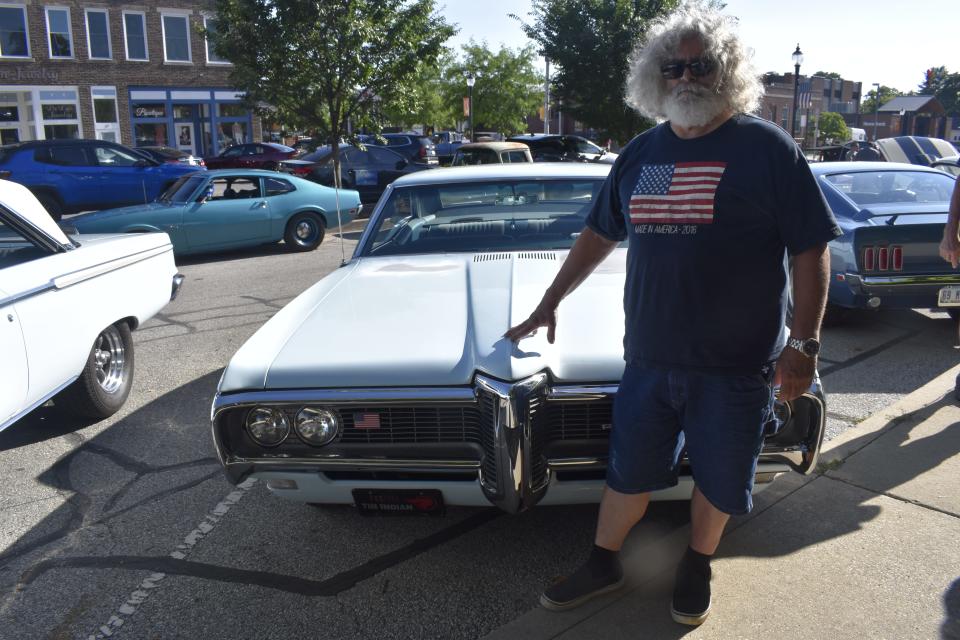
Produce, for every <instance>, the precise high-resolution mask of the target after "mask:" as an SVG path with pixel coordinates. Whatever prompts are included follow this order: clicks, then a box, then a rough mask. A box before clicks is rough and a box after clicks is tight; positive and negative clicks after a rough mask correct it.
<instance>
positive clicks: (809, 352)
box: [787, 336, 820, 358]
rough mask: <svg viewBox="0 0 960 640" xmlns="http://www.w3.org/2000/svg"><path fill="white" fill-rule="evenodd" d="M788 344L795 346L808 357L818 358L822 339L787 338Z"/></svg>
mask: <svg viewBox="0 0 960 640" xmlns="http://www.w3.org/2000/svg"><path fill="white" fill-rule="evenodd" d="M787 346H788V347H793V348H794V349H796V350H797V351H799V352H800V353H802V354H803V355H805V356H807V357H808V358H816V357H817V354H818V353H820V341H819V340H817V339H816V338H794V337H793V336H790V337H789V338H787Z"/></svg>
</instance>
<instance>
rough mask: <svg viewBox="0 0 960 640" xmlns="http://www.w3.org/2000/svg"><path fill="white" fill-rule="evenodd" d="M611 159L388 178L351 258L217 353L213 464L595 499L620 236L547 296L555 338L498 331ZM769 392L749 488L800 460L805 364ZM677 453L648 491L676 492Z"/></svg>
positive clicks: (428, 500)
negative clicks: (570, 284)
mask: <svg viewBox="0 0 960 640" xmlns="http://www.w3.org/2000/svg"><path fill="white" fill-rule="evenodd" d="M609 169H610V167H609V166H608V165H597V164H554V165H547V164H537V163H525V164H509V165H487V166H482V167H463V168H459V169H449V170H439V171H422V172H420V173H415V174H412V175H408V176H404V177H402V178H400V179H398V180H397V181H396V182H394V183H393V184H392V185H391V186H390V187H388V189H387V191H386V193H384V196H383V198H382V199H381V200H380V202H379V204H378V205H377V207H376V210H375V211H374V212H373V215H372V217H371V219H370V222H369V223H368V224H367V226H366V229H365V230H364V232H363V235H362V237H361V238H360V241H359V244H358V245H357V248H356V250H355V252H354V254H353V257H352V259H351V260H350V262H348V263H347V264H346V265H345V266H343V267H342V268H340V269H337V270H336V271H334V272H333V273H331V274H330V275H328V276H327V277H325V278H324V279H322V280H320V281H319V282H318V283H317V284H316V285H314V286H313V287H311V288H310V289H308V290H307V291H306V292H304V293H303V294H301V295H300V296H299V297H297V298H296V299H295V300H293V301H292V302H290V303H289V304H288V305H287V306H286V307H285V308H284V309H282V310H281V311H280V312H278V313H277V314H276V315H275V316H274V317H273V318H272V319H270V320H269V321H268V322H267V323H266V324H265V325H264V326H263V327H262V328H261V329H259V330H258V331H257V332H256V333H255V334H254V335H253V337H251V338H250V340H248V341H247V343H246V344H244V345H243V346H242V347H241V348H240V350H239V351H238V352H237V353H236V354H235V355H234V356H233V358H232V359H231V361H230V363H229V364H228V366H227V367H226V369H225V371H224V373H223V376H222V378H221V380H220V384H219V386H218V390H217V393H216V396H215V397H214V402H213V410H212V417H213V437H214V442H215V445H216V448H217V451H218V454H219V458H220V461H221V462H222V464H223V466H224V468H225V470H226V473H227V476H228V477H229V479H230V480H231V481H233V482H235V483H236V482H241V481H243V480H244V479H245V478H247V477H251V476H253V477H257V478H261V479H263V480H265V481H266V486H267V488H268V489H269V490H270V491H271V492H273V493H274V494H275V495H277V496H280V497H283V498H288V499H291V500H298V501H302V502H308V503H317V504H330V503H350V504H355V505H357V506H358V507H359V508H360V509H363V510H380V509H383V510H389V511H401V512H403V511H414V510H423V511H437V510H439V509H441V508H442V507H443V505H473V506H489V505H491V504H493V505H496V506H498V507H500V508H502V509H504V510H506V511H509V512H516V511H521V510H524V509H527V508H530V507H532V506H534V505H535V504H538V503H539V504H569V503H582V502H591V501H598V500H599V499H600V494H601V492H602V490H603V484H604V472H605V468H606V456H607V446H608V437H609V431H610V424H611V411H612V402H613V396H614V394H615V393H616V390H617V385H618V383H619V380H620V377H621V375H622V373H623V368H624V362H623V342H622V337H623V322H624V319H623V305H622V298H623V287H624V281H625V270H626V252H627V248H626V246H625V243H624V244H622V245H621V246H620V247H618V248H616V249H615V250H614V251H613V252H612V254H611V255H610V256H609V257H608V258H607V259H606V260H605V261H604V262H603V263H602V264H600V265H599V267H598V268H597V270H596V272H595V273H594V275H593V276H591V277H590V278H588V279H587V280H586V281H584V283H583V284H582V285H581V286H580V287H579V288H578V289H577V290H576V291H575V292H574V293H572V294H571V295H570V296H568V297H567V298H566V299H565V300H564V301H563V302H562V303H561V306H560V310H559V315H560V318H561V322H560V324H559V325H558V327H557V334H556V340H555V343H554V344H547V340H546V332H540V333H538V334H536V335H534V336H531V337H528V338H525V339H524V340H522V341H521V342H520V343H519V344H518V345H514V344H513V343H511V342H509V341H508V340H507V339H505V338H503V337H502V335H503V332H504V331H505V330H506V329H507V328H508V327H510V326H511V325H515V324H517V323H518V322H520V321H521V320H522V319H524V318H526V317H527V316H528V314H529V313H530V312H531V311H532V310H533V307H534V306H535V305H536V304H537V302H538V301H539V299H540V294H541V293H542V292H543V291H544V290H545V289H546V287H547V286H548V285H549V284H550V282H551V281H552V279H553V277H554V276H555V275H556V272H557V269H558V268H559V267H560V264H561V262H562V261H563V259H564V258H565V257H566V254H567V252H568V250H569V249H570V247H571V246H572V245H573V242H574V240H575V239H576V237H577V236H578V235H579V234H580V232H581V231H582V229H583V227H584V221H585V219H586V216H587V213H588V212H589V210H590V207H591V204H592V202H593V199H594V197H596V194H598V193H599V191H600V188H601V185H602V183H603V180H604V178H605V177H606V174H607V173H608V172H609ZM384 327H391V330H390V332H389V334H388V335H385V334H384ZM371 336H379V337H378V338H376V339H373V338H371ZM777 411H778V414H779V416H780V417H781V419H782V420H783V426H782V427H781V428H780V429H779V430H778V431H774V427H775V424H774V423H773V422H771V424H770V430H769V432H768V433H769V435H768V437H767V439H766V444H765V447H764V450H763V453H762V455H761V457H760V462H759V466H758V468H757V485H756V486H757V489H758V490H759V489H760V488H762V487H764V486H765V485H766V484H767V483H769V482H770V481H771V480H772V479H773V478H774V477H775V476H776V475H778V474H780V473H783V472H786V471H788V470H790V469H791V468H792V469H796V470H798V471H800V472H803V473H806V472H809V471H811V470H812V469H813V468H814V465H815V464H816V461H817V455H818V452H819V448H820V443H821V439H822V436H823V429H824V421H825V413H824V400H823V394H822V390H821V388H820V384H819V381H818V380H815V382H814V384H813V386H812V387H811V389H810V390H809V392H808V393H806V394H804V396H803V397H801V398H799V399H797V400H796V401H793V402H790V403H787V404H781V405H778V408H777ZM683 468H684V469H685V470H684V471H682V475H681V484H680V485H679V486H678V487H676V488H672V489H669V490H665V491H661V492H658V493H657V494H655V497H656V498H657V499H687V498H689V497H690V495H691V491H692V488H693V479H692V477H691V475H690V471H689V467H688V466H686V465H684V467H683Z"/></svg>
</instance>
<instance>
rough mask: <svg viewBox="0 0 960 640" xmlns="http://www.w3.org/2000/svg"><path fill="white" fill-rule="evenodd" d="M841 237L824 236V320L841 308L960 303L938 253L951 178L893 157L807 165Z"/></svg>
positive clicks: (956, 282)
mask: <svg viewBox="0 0 960 640" xmlns="http://www.w3.org/2000/svg"><path fill="white" fill-rule="evenodd" d="M811 169H812V170H813V173H814V175H815V176H816V178H817V182H818V184H819V185H820V189H821V191H823V195H824V196H825V197H826V200H827V203H828V204H829V205H830V209H831V210H832V211H833V214H834V216H836V219H837V224H839V225H840V229H841V230H842V231H843V235H842V236H840V237H839V238H837V239H835V240H833V241H831V242H830V270H831V277H830V292H829V300H828V307H827V314H828V315H827V318H828V320H835V319H839V318H840V317H842V315H843V310H845V309H851V308H861V309H905V308H915V307H926V308H931V307H933V308H936V307H938V306H940V307H945V308H948V309H956V308H957V307H960V273H958V272H957V271H955V270H954V269H952V268H951V267H950V264H949V263H947V262H945V261H944V260H943V259H942V258H941V257H940V255H939V252H938V247H939V244H940V239H941V238H942V237H943V225H944V224H945V223H946V221H947V211H948V209H949V201H950V194H951V193H952V191H953V187H954V183H955V178H952V177H951V176H949V175H947V174H946V173H944V172H942V171H937V170H936V169H931V168H928V167H921V166H917V165H910V164H904V163H894V162H830V163H821V164H813V165H811Z"/></svg>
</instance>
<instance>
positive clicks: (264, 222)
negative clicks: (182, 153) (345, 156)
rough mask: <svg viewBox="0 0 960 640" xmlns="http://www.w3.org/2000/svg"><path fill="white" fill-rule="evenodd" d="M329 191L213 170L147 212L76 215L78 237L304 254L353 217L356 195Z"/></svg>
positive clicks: (273, 176) (258, 174)
mask: <svg viewBox="0 0 960 640" xmlns="http://www.w3.org/2000/svg"><path fill="white" fill-rule="evenodd" d="M339 203H340V215H339V216H338V215H337V196H336V194H334V192H333V189H328V188H327V187H322V186H320V185H318V184H314V183H312V182H308V181H307V180H301V179H300V178H296V177H294V176H288V175H283V174H278V173H276V172H271V171H263V170H260V171H255V170H248V169H220V170H215V171H203V172H198V173H194V174H191V175H189V176H184V177H183V178H181V179H180V180H179V181H177V182H176V183H175V184H174V185H172V186H171V187H170V188H169V189H167V190H166V191H165V192H164V193H163V194H161V195H160V197H159V198H157V200H156V201H155V202H153V203H151V204H149V205H146V206H143V205H140V206H136V207H124V208H120V209H107V210H105V211H98V212H95V213H87V214H81V215H79V216H76V217H74V218H71V219H70V223H71V224H72V225H73V226H74V227H76V229H77V230H78V231H80V232H81V233H129V232H140V231H165V232H166V233H168V234H169V235H170V240H171V242H172V243H173V250H174V251H175V252H176V253H177V254H187V253H202V252H208V251H222V250H224V249H236V248H240V247H248V246H255V245H258V244H268V243H271V242H279V241H280V240H283V241H284V243H285V244H286V245H287V246H289V247H290V249H291V250H293V251H311V250H313V249H316V248H317V247H318V246H320V243H321V242H323V237H324V234H325V233H326V230H327V229H330V228H334V229H336V228H338V227H339V226H340V225H341V224H348V223H349V222H350V221H352V220H353V219H354V218H355V217H356V216H357V214H358V213H359V210H360V197H359V195H358V194H357V192H356V191H351V190H341V191H340V194H339Z"/></svg>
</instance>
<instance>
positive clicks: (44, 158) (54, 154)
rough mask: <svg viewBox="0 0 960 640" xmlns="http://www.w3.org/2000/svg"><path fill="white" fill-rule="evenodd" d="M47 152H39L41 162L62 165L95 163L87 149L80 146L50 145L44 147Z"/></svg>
mask: <svg viewBox="0 0 960 640" xmlns="http://www.w3.org/2000/svg"><path fill="white" fill-rule="evenodd" d="M43 151H44V152H45V153H43V154H42V155H41V154H39V153H38V154H37V156H36V159H37V160H39V161H40V162H45V163H48V164H55V165H59V166H61V167H89V166H93V165H94V164H95V163H94V162H92V161H91V160H90V157H89V156H88V155H87V150H86V149H84V148H83V147H80V146H63V147H59V146H57V147H50V148H49V149H43Z"/></svg>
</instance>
